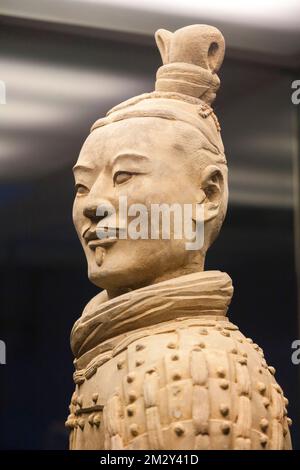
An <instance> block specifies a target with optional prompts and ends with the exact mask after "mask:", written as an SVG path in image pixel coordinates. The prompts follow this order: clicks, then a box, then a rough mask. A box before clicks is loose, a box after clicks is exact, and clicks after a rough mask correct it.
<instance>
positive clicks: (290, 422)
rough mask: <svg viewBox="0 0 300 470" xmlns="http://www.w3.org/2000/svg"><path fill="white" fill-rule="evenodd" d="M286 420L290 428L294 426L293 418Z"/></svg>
mask: <svg viewBox="0 0 300 470" xmlns="http://www.w3.org/2000/svg"><path fill="white" fill-rule="evenodd" d="M286 420H287V423H288V425H289V426H292V424H293V421H292V420H291V418H287V419H286Z"/></svg>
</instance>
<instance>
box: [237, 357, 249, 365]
mask: <svg viewBox="0 0 300 470" xmlns="http://www.w3.org/2000/svg"><path fill="white" fill-rule="evenodd" d="M238 362H239V363H240V364H241V365H242V366H246V365H247V359H246V358H245V357H242V358H241V359H239V360H238Z"/></svg>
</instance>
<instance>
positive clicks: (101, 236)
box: [83, 227, 118, 250]
mask: <svg viewBox="0 0 300 470" xmlns="http://www.w3.org/2000/svg"><path fill="white" fill-rule="evenodd" d="M117 234H118V229H117V228H108V227H101V228H99V227H97V230H90V229H88V230H86V231H85V233H84V234H83V238H84V240H85V242H86V244H87V245H88V247H89V248H90V249H91V250H96V248H97V247H98V246H100V247H107V246H110V245H113V244H114V243H116V241H118V237H117Z"/></svg>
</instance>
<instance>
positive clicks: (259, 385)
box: [257, 382, 266, 395]
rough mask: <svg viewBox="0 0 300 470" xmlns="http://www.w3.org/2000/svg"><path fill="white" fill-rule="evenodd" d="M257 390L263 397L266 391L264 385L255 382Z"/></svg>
mask: <svg viewBox="0 0 300 470" xmlns="http://www.w3.org/2000/svg"><path fill="white" fill-rule="evenodd" d="M257 390H258V391H259V393H261V394H262V395H263V394H264V393H265V391H266V385H265V384H264V383H263V382H257Z"/></svg>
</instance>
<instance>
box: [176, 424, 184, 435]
mask: <svg viewBox="0 0 300 470" xmlns="http://www.w3.org/2000/svg"><path fill="white" fill-rule="evenodd" d="M174 432H175V434H176V435H177V436H182V435H183V434H184V427H183V426H182V425H181V424H176V426H174Z"/></svg>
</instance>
